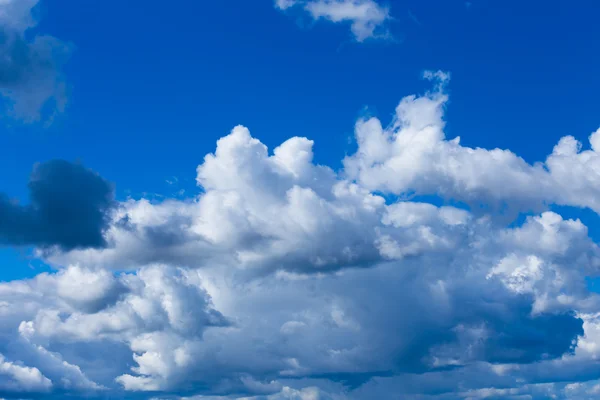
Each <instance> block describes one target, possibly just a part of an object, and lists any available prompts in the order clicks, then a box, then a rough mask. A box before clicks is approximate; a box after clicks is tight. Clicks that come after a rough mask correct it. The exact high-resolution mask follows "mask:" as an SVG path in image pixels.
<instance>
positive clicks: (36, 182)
mask: <svg viewBox="0 0 600 400" xmlns="http://www.w3.org/2000/svg"><path fill="white" fill-rule="evenodd" d="M29 192H30V198H31V204H30V205H28V206H21V205H19V204H17V203H16V202H14V201H11V200H10V199H9V198H8V197H7V196H6V195H0V244H4V245H15V246H27V245H33V246H39V247H48V246H59V247H61V248H63V249H74V248H79V247H101V246H104V245H105V240H104V237H103V231H104V230H105V229H106V228H107V227H108V222H109V215H108V214H109V212H110V211H111V208H112V207H113V205H114V203H113V201H114V200H113V188H112V185H111V184H110V183H108V182H107V181H106V180H104V179H103V178H102V177H100V176H99V175H98V174H96V173H95V172H93V171H91V170H88V169H86V168H84V167H83V166H82V165H79V164H72V163H70V162H67V161H62V160H54V161H48V162H45V163H41V164H38V165H36V166H35V168H34V169H33V172H32V174H31V177H30V181H29Z"/></svg>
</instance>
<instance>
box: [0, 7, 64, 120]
mask: <svg viewBox="0 0 600 400" xmlns="http://www.w3.org/2000/svg"><path fill="white" fill-rule="evenodd" d="M37 3H38V0H3V1H0V54H1V56H0V98H1V99H2V100H3V101H2V103H3V104H2V108H3V111H4V112H5V113H6V114H7V115H9V116H11V117H13V118H16V119H19V120H22V121H24V122H26V123H31V122H37V121H40V120H45V121H46V122H51V121H52V119H53V118H54V116H55V115H56V114H58V113H62V112H63V111H64V110H65V107H66V104H67V88H66V84H65V81H64V77H63V75H62V72H61V70H62V67H63V65H64V64H65V63H66V61H67V60H68V58H69V56H70V53H71V50H72V48H71V46H70V45H68V44H66V43H64V42H62V41H60V40H59V39H56V38H55V37H52V36H49V35H38V34H35V35H27V34H26V33H29V31H30V30H31V29H32V28H34V27H35V26H36V21H35V20H34V19H33V18H32V15H31V12H32V9H33V8H34V7H35V6H36V5H37Z"/></svg>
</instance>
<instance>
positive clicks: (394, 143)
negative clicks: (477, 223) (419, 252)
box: [344, 72, 600, 212]
mask: <svg viewBox="0 0 600 400" xmlns="http://www.w3.org/2000/svg"><path fill="white" fill-rule="evenodd" d="M425 77H426V78H428V79H432V80H434V81H436V82H437V84H436V86H435V90H433V91H431V92H429V93H427V94H426V95H424V96H420V97H417V96H408V97H405V98H404V99H402V101H401V102H400V104H399V105H398V107H397V108H396V115H395V117H394V119H393V121H392V123H391V124H390V125H389V126H388V127H387V128H383V124H382V122H381V121H380V120H379V119H377V118H369V119H361V120H359V121H358V122H357V124H356V140H357V142H358V150H357V151H356V153H355V154H353V155H350V156H348V157H346V159H345V160H344V166H345V171H346V173H347V174H348V176H349V177H350V178H352V179H354V180H356V181H358V182H360V184H361V186H363V187H365V188H368V189H369V190H372V191H383V192H387V193H393V194H396V195H399V196H410V195H439V196H442V197H443V198H445V199H453V200H457V201H461V202H465V203H468V204H470V205H472V206H480V205H483V206H486V207H493V208H494V210H492V211H495V212H500V211H503V210H504V211H507V209H508V210H512V211H538V212H539V211H543V210H544V209H547V207H548V205H550V204H559V205H565V206H576V207H587V208H590V209H592V210H594V211H596V212H598V211H600V204H599V203H598V198H599V197H598V194H599V193H598V191H597V189H596V188H597V187H598V182H600V175H599V173H598V171H600V168H599V166H600V164H599V163H600V156H599V153H598V151H599V150H600V149H599V144H600V130H598V131H596V132H594V133H592V134H591V135H590V137H589V141H590V149H588V150H583V151H582V145H581V143H579V142H578V141H577V140H575V138H573V137H572V136H565V137H563V138H562V139H561V140H560V141H559V142H558V144H557V145H556V146H555V147H554V149H553V150H552V152H551V153H550V155H548V157H547V158H546V160H545V161H544V162H539V163H535V164H533V165H532V164H528V163H527V162H526V161H525V160H523V159H522V158H521V157H519V156H518V155H517V154H515V153H513V152H512V151H510V150H503V149H491V150H488V149H482V148H470V147H464V146H462V145H461V144H460V137H456V138H453V139H447V138H446V136H445V134H444V126H445V121H444V119H443V116H444V107H445V105H446V102H447V100H448V95H447V93H446V92H445V89H444V88H445V85H446V83H447V81H448V79H449V77H448V75H447V74H444V73H440V72H438V73H426V75H425Z"/></svg>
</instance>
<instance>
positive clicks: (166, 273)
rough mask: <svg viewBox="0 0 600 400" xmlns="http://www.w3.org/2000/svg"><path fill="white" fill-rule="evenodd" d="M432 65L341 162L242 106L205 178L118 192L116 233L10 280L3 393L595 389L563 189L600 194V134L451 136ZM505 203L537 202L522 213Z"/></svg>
mask: <svg viewBox="0 0 600 400" xmlns="http://www.w3.org/2000/svg"><path fill="white" fill-rule="evenodd" d="M426 77H427V78H430V79H433V80H434V81H435V84H434V90H432V91H431V92H428V93H426V94H425V95H423V96H409V97H405V98H404V99H403V100H402V101H401V102H400V104H399V106H398V107H397V110H396V117H395V119H394V121H393V122H392V124H390V125H389V127H387V128H383V125H382V123H381V122H380V121H379V120H378V119H375V118H371V119H368V120H360V121H358V122H357V124H356V138H357V142H358V149H357V151H356V152H355V153H354V154H352V155H350V156H348V157H347V158H346V159H345V160H344V166H345V168H344V170H342V171H339V172H336V171H333V170H332V169H330V168H328V167H326V166H320V165H316V164H314V162H313V151H312V146H313V142H312V141H311V140H309V139H306V138H298V137H295V138H291V139H289V140H287V141H285V142H284V143H283V144H281V145H280V146H278V147H277V148H275V149H274V150H273V151H272V152H269V150H268V149H267V147H266V146H265V145H264V144H262V143H261V142H260V141H259V140H258V139H256V138H254V137H252V136H251V134H250V132H249V130H248V129H246V128H245V127H242V126H238V127H235V128H234V129H233V130H232V132H231V133H230V134H229V135H227V136H225V137H223V138H222V139H220V140H219V141H218V142H217V147H216V150H215V152H214V153H212V154H209V155H207V156H206V157H205V158H204V160H203V162H202V163H201V164H200V165H199V166H198V168H197V182H198V184H199V185H200V186H202V188H203V189H204V192H203V194H201V195H200V196H198V197H197V198H194V199H189V200H186V201H181V200H166V201H164V202H161V203H151V202H149V201H147V200H138V201H134V200H129V201H126V202H123V203H121V204H120V206H119V207H118V209H117V211H116V212H115V214H114V215H113V220H112V224H111V227H110V229H109V230H108V231H107V232H106V239H107V241H108V243H109V246H108V247H107V248H105V249H86V250H81V249H76V250H72V251H56V252H48V251H47V250H46V251H44V252H41V251H40V255H41V256H42V257H45V259H46V260H47V261H48V262H50V263H52V264H54V265H55V266H56V267H57V268H59V272H57V273H55V274H41V275H38V276H37V277H35V278H34V279H31V280H24V281H14V282H10V283H3V284H0V318H1V319H2V321H3V323H2V325H1V326H0V338H1V339H2V340H0V357H1V358H0V393H1V394H3V395H4V393H8V394H10V395H11V396H13V397H14V396H16V395H19V396H21V395H22V394H23V393H29V394H32V395H39V394H42V393H45V394H46V395H47V396H52V395H53V394H56V395H57V396H59V397H60V393H65V392H69V393H78V394H85V395H91V396H94V395H101V394H102V393H104V394H106V393H107V391H108V392H110V393H113V394H114V396H116V397H118V396H122V397H125V398H127V396H129V395H130V393H135V395H136V396H137V395H139V396H142V398H144V396H146V395H147V396H146V397H148V398H149V397H152V396H154V397H156V396H159V397H156V398H163V397H164V398H172V397H170V396H184V397H185V396H194V395H195V396H196V397H191V398H196V399H217V398H221V399H227V398H246V399H248V398H250V399H257V400H258V399H268V400H281V399H302V400H308V399H310V400H313V399H373V398H381V399H384V398H390V396H391V395H390V394H393V395H394V396H396V395H397V396H401V397H402V398H428V397H423V396H425V395H429V396H430V397H431V398H442V399H445V398H448V399H452V398H474V399H475V398H486V397H490V396H500V397H506V398H508V397H510V396H513V397H515V396H524V395H532V396H542V395H545V394H548V393H551V394H552V395H554V396H557V398H577V397H576V396H581V395H585V394H586V393H588V392H589V393H592V392H593V391H594V390H597V387H596V386H594V385H595V384H594V383H590V384H581V385H582V386H573V385H568V383H569V382H570V381H572V380H573V379H574V377H575V376H581V374H582V373H583V372H582V371H585V374H586V376H589V379H590V380H592V379H597V378H598V377H599V376H600V365H599V364H598V362H597V360H598V356H599V355H600V342H599V341H598V340H600V334H599V332H600V317H598V313H599V312H600V311H599V306H600V304H599V298H598V296H597V295H596V294H594V293H591V292H589V291H588V289H587V284H586V277H593V276H597V275H598V272H599V267H600V249H599V248H598V246H597V245H596V244H595V243H594V242H593V241H592V240H591V239H590V238H589V237H588V232H587V228H586V226H585V225H584V224H583V223H581V222H580V221H579V220H570V219H565V218H563V217H561V216H560V215H559V214H557V213H555V212H553V211H550V209H549V207H550V206H551V205H552V204H560V205H564V206H574V207H588V208H591V209H593V210H595V211H598V210H599V205H598V204H597V200H596V198H597V196H596V191H597V190H598V189H597V187H598V185H597V184H596V183H597V180H598V172H597V171H599V170H600V169H599V168H598V167H597V165H596V164H597V163H598V162H599V161H598V154H597V153H596V150H597V148H598V146H597V145H596V142H598V135H600V133H598V132H596V133H594V134H593V135H592V136H591V137H590V142H591V145H592V148H591V149H590V150H584V151H582V150H581V145H579V144H578V143H577V142H576V141H575V140H574V139H573V138H570V137H566V138H563V139H562V140H561V141H560V142H559V144H558V145H557V146H556V147H555V148H554V150H553V151H552V153H551V154H550V155H549V156H548V158H547V159H546V161H545V162H544V163H543V164H536V165H530V164H528V163H527V162H526V161H524V160H523V159H522V158H520V157H518V156H517V155H516V154H514V153H512V152H510V151H508V150H498V149H494V150H486V149H480V148H476V149H472V148H468V147H463V146H461V145H460V142H459V140H458V139H451V140H448V139H447V138H446V137H445V135H444V120H443V114H444V107H445V103H446V101H447V94H446V93H445V85H446V83H447V80H448V76H447V75H446V74H443V73H435V74H433V73H429V74H426ZM380 193H388V194H394V195H396V196H397V200H390V199H388V201H386V200H385V199H384V197H382V196H381V195H380ZM413 194H416V195H424V196H430V195H434V196H437V198H441V199H443V200H448V201H460V202H463V203H465V204H467V205H470V206H473V207H472V210H473V211H469V209H467V208H466V207H465V208H457V207H454V206H449V205H445V206H436V205H433V204H429V203H426V202H418V201H410V200H406V199H407V198H408V196H409V195H413ZM480 206H484V207H483V208H482V207H480ZM506 210H511V211H514V212H522V211H525V212H533V213H534V214H531V215H530V216H528V217H527V218H526V219H525V220H524V222H522V223H519V224H507V221H506V218H508V217H510V213H507V212H506ZM499 213H501V214H502V217H503V218H498V214H499ZM507 215H508V217H507ZM511 222H513V221H512V220H510V221H509V223H511ZM117 271H119V272H117ZM123 271H125V272H123ZM540 393H541V394H540ZM574 393H575V394H574ZM582 393H583V394H582ZM198 396H199V397H198ZM574 396H575V397H574Z"/></svg>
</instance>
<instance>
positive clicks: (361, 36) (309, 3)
mask: <svg viewBox="0 0 600 400" xmlns="http://www.w3.org/2000/svg"><path fill="white" fill-rule="evenodd" d="M295 6H299V7H302V8H303V9H304V11H305V12H307V13H308V14H309V15H310V16H311V17H312V18H313V19H314V20H319V19H324V20H328V21H331V22H334V23H349V24H350V30H351V31H352V35H353V36H354V39H355V40H356V41H357V42H363V41H365V40H366V39H369V38H386V37H389V34H388V32H387V29H386V27H385V25H386V23H387V22H388V21H389V20H390V14H389V9H388V8H387V7H384V6H382V5H380V4H378V3H377V2H376V1H374V0H276V1H275V7H277V8H278V9H280V10H287V9H290V8H293V7H295Z"/></svg>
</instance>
